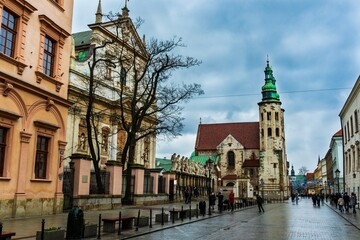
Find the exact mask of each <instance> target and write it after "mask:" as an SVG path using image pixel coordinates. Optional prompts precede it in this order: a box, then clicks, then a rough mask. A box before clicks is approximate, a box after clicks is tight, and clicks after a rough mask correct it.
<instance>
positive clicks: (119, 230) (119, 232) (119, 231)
mask: <svg viewBox="0 0 360 240" xmlns="http://www.w3.org/2000/svg"><path fill="white" fill-rule="evenodd" d="M120 234H121V211H120V212H119V229H118V235H120Z"/></svg>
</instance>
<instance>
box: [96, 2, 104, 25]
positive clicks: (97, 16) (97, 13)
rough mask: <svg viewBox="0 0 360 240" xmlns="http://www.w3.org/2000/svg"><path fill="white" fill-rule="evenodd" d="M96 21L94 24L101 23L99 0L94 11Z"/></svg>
mask: <svg viewBox="0 0 360 240" xmlns="http://www.w3.org/2000/svg"><path fill="white" fill-rule="evenodd" d="M95 16H96V20H95V23H101V22H102V9H101V0H99V3H98V7H97V11H96V14H95Z"/></svg>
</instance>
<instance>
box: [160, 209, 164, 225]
mask: <svg viewBox="0 0 360 240" xmlns="http://www.w3.org/2000/svg"><path fill="white" fill-rule="evenodd" d="M161 225H164V208H161Z"/></svg>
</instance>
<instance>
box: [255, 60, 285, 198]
mask: <svg viewBox="0 0 360 240" xmlns="http://www.w3.org/2000/svg"><path fill="white" fill-rule="evenodd" d="M264 72H265V84H264V85H263V86H262V89H261V90H262V91H261V93H262V101H261V102H259V103H258V105H259V118H260V119H259V127H260V129H259V133H260V169H259V186H260V189H259V190H261V191H260V193H261V194H262V195H263V197H264V198H265V199H266V198H272V199H284V198H285V199H286V198H288V196H289V189H288V188H289V180H288V176H287V175H288V167H287V160H286V151H285V150H286V149H285V129H284V109H282V108H281V101H280V96H279V94H278V93H277V90H276V84H275V83H276V79H275V77H274V75H273V70H272V69H271V67H270V65H269V60H267V63H266V67H265V71H264Z"/></svg>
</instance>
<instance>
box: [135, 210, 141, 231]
mask: <svg viewBox="0 0 360 240" xmlns="http://www.w3.org/2000/svg"><path fill="white" fill-rule="evenodd" d="M139 221H140V209H139V212H138V216H137V223H136V228H135V231H138V230H139Z"/></svg>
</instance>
